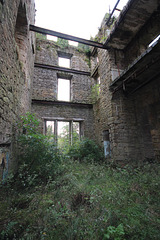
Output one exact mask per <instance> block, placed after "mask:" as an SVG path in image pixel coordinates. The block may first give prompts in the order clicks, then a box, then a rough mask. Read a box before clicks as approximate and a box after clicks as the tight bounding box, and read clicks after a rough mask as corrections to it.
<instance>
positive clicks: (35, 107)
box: [32, 103, 95, 139]
mask: <svg viewBox="0 0 160 240" xmlns="http://www.w3.org/2000/svg"><path fill="white" fill-rule="evenodd" d="M32 112H33V113H35V114H36V117H37V118H38V119H40V120H41V123H40V130H41V132H42V133H45V129H44V121H45V120H55V119H56V120H60V119H61V120H62V119H63V121H72V120H76V121H78V120H80V122H81V123H82V135H83V136H85V137H88V138H91V139H95V136H94V129H93V121H94V120H93V109H92V108H91V107H85V106H69V105H68V106H66V105H52V104H50V105H47V104H45V103H43V104H42V103H33V104H32Z"/></svg>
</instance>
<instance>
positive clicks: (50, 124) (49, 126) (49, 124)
mask: <svg viewBox="0 0 160 240" xmlns="http://www.w3.org/2000/svg"><path fill="white" fill-rule="evenodd" d="M54 125H55V121H46V135H47V136H51V135H54V134H55V127H54Z"/></svg>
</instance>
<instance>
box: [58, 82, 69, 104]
mask: <svg viewBox="0 0 160 240" xmlns="http://www.w3.org/2000/svg"><path fill="white" fill-rule="evenodd" d="M58 100H59V101H67V102H69V101H70V100H71V97H70V80H68V79H61V78H58Z"/></svg>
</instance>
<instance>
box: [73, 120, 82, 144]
mask: <svg viewBox="0 0 160 240" xmlns="http://www.w3.org/2000/svg"><path fill="white" fill-rule="evenodd" d="M72 127H73V131H72V143H74V142H76V141H77V140H80V122H73V125H72Z"/></svg>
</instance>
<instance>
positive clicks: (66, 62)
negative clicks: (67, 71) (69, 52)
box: [58, 57, 71, 68]
mask: <svg viewBox="0 0 160 240" xmlns="http://www.w3.org/2000/svg"><path fill="white" fill-rule="evenodd" d="M58 64H59V66H60V67H65V68H70V67H71V59H70V58H63V57H58Z"/></svg>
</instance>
